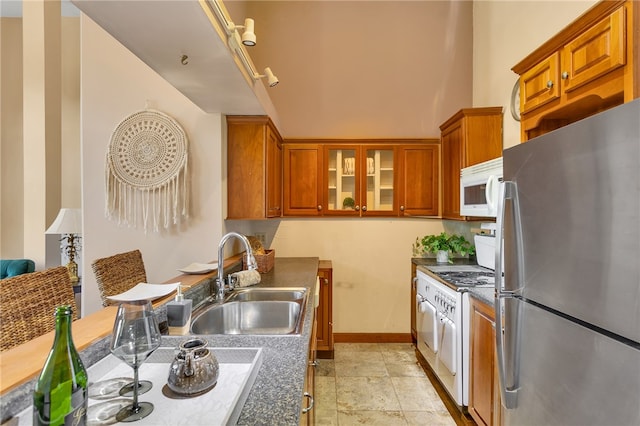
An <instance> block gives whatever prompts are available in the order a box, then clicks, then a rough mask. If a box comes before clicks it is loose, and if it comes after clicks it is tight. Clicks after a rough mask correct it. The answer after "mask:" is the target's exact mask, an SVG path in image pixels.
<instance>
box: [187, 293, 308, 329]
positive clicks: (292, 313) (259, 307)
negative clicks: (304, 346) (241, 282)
mask: <svg viewBox="0 0 640 426" xmlns="http://www.w3.org/2000/svg"><path fill="white" fill-rule="evenodd" d="M303 308H304V303H302V301H300V302H298V301H285V300H260V301H234V302H225V303H223V304H220V305H211V306H208V307H206V308H204V310H203V311H202V313H200V314H198V315H197V316H196V317H195V318H194V319H193V321H192V322H191V332H192V333H193V334H300V332H301V329H302V323H303V321H302V318H303V311H304V309H303Z"/></svg>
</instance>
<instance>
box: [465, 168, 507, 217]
mask: <svg viewBox="0 0 640 426" xmlns="http://www.w3.org/2000/svg"><path fill="white" fill-rule="evenodd" d="M499 182H502V157H500V158H495V159H493V160H489V161H485V162H483V163H478V164H474V165H473V166H470V167H465V168H464V169H462V170H460V216H476V217H496V213H497V209H498V184H499Z"/></svg>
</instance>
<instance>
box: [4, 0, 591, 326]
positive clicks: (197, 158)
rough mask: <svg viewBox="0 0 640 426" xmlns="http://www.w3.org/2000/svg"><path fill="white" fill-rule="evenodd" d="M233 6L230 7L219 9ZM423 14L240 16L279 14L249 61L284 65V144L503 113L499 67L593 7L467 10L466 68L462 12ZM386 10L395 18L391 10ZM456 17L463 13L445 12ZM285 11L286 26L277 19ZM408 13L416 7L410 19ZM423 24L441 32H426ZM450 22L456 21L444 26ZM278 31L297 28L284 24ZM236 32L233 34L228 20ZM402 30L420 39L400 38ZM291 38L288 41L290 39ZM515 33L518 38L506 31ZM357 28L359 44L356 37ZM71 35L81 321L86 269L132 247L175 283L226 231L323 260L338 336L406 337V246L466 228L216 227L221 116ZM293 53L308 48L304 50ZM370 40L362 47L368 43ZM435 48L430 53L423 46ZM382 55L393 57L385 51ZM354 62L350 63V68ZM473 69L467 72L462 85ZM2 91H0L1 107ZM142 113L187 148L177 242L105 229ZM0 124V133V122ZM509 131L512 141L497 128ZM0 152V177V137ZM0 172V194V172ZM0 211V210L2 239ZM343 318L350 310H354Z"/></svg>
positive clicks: (93, 301) (433, 126) (504, 71)
mask: <svg viewBox="0 0 640 426" xmlns="http://www.w3.org/2000/svg"><path fill="white" fill-rule="evenodd" d="M233 3H234V2H230V4H229V5H230V6H229V9H232V6H233ZM330 3H334V6H335V7H336V8H338V9H339V10H340V13H341V15H340V16H337V17H336V16H333V15H332V13H334V12H335V11H334V12H332V11H331V9H330V8H329V6H330ZM429 3H433V2H426V1H425V2H256V3H255V4H251V5H249V6H251V7H255V8H258V9H263V8H265V9H266V8H268V7H271V6H273V7H275V8H276V9H277V13H276V12H275V11H268V10H265V11H264V12H263V13H265V14H266V15H265V16H266V17H265V21H264V22H265V23H260V20H259V19H258V16H257V15H256V16H255V18H256V22H257V23H256V31H263V33H262V34H263V35H262V38H261V39H260V40H261V42H263V44H262V47H261V48H266V47H267V45H268V44H267V40H269V39H270V37H272V36H273V38H274V39H275V40H277V42H278V43H277V44H276V45H272V47H271V48H270V49H271V50H273V51H274V52H273V53H272V52H269V51H266V50H263V51H258V50H256V51H255V53H254V52H253V51H252V57H253V58H254V61H255V62H256V64H257V65H258V66H259V67H264V66H269V65H272V66H273V64H272V63H269V59H270V58H272V57H273V58H276V57H279V58H280V59H278V60H281V59H282V60H284V61H285V63H288V64H291V67H292V69H289V67H288V66H287V67H284V66H283V67H282V68H280V69H274V71H275V72H276V74H277V75H278V76H279V77H280V79H281V81H282V82H283V83H281V84H280V85H279V86H278V87H277V88H275V89H271V90H270V91H269V93H270V95H271V96H272V99H273V101H274V104H275V105H276V109H277V111H278V113H279V116H280V122H281V123H282V129H281V130H282V131H283V134H284V136H285V137H306V136H318V137H320V136H322V137H338V136H341V137H365V136H367V137H401V136H420V137H433V136H438V129H437V126H438V124H440V123H441V122H442V121H443V120H444V119H445V118H447V117H448V116H449V115H451V114H452V113H453V112H455V111H456V110H457V109H459V108H461V107H467V106H469V105H471V104H472V105H475V106H485V105H503V106H504V107H505V111H508V110H507V108H508V106H509V103H508V102H509V95H510V93H511V88H512V86H513V83H514V81H515V75H513V73H512V72H511V71H510V67H511V66H512V65H513V64H514V63H515V62H517V61H518V60H520V59H521V58H523V57H524V56H526V54H528V53H529V51H530V50H532V48H533V47H534V46H535V45H537V44H539V43H540V42H541V41H543V40H545V39H547V38H548V37H549V36H551V35H552V34H553V33H554V32H556V31H557V30H558V29H559V28H560V27H562V26H563V25H565V24H566V23H568V22H569V21H571V20H572V19H574V18H575V17H576V16H578V15H579V14H580V13H581V12H582V11H584V10H585V9H586V8H587V7H588V6H589V5H590V4H591V3H589V2H563V3H561V4H560V5H559V6H555V5H556V4H557V3H558V2H554V12H553V13H549V12H548V10H545V9H542V8H541V7H540V5H541V3H537V2H504V1H490V2H475V6H474V7H475V11H474V13H475V17H474V19H473V27H474V36H475V37H476V39H475V42H474V44H473V55H474V56H471V55H472V52H471V45H470V44H469V45H465V46H464V47H462V48H461V47H460V46H459V45H457V44H454V42H455V41H459V40H460V38H461V37H462V38H466V39H467V40H469V41H470V38H469V37H470V33H469V31H470V30H469V27H463V23H465V22H466V23H467V25H471V22H470V21H469V17H470V15H469V13H470V12H469V11H468V10H467V9H465V7H467V8H468V5H464V4H462V5H461V4H458V5H454V4H448V2H444V4H442V3H439V4H437V10H439V11H440V12H439V13H431V12H430V10H429V9H428V8H429V7H432V6H429V5H428V4H429ZM453 3H460V2H453ZM587 3H588V4H587ZM390 5H393V7H391V8H389V6H390ZM461 6H462V7H463V9H464V10H467V12H465V13H462V12H460V11H459V9H457V8H458V7H461ZM289 7H291V12H290V13H291V16H289V15H288V13H289V12H287V11H286V9H288V8H289ZM316 7H319V8H321V10H317V11H313V13H311V14H310V15H309V16H306V15H305V14H307V15H308V14H309V12H308V11H305V8H316ZM405 7H406V9H405ZM282 8H286V9H285V10H284V11H283V10H281V9H282ZM368 8H374V9H375V10H378V12H376V13H372V10H373V9H368ZM420 8H424V9H423V10H422V12H421V13H419V11H418V9H420ZM456 10H457V12H454V11H456ZM256 12H257V11H256ZM285 12H286V13H285ZM444 12H446V13H444ZM441 13H444V14H441ZM342 14H344V15H342ZM422 15H424V16H422ZM303 17H304V18H305V19H303ZM435 17H439V19H435V20H434V18H435ZM452 17H456V19H459V20H460V21H455V20H449V21H446V19H447V18H452ZM289 18H296V19H295V20H294V22H290V21H288V20H289ZM337 18H339V19H337ZM387 18H389V19H387ZM234 20H236V21H238V22H241V19H239V18H235V17H234ZM445 21H446V22H447V25H446V28H442V27H441V26H440V25H441V24H442V22H445ZM3 22H4V21H3ZM405 22H406V23H408V24H407V25H408V28H412V29H413V31H417V32H418V33H419V34H420V36H418V37H411V35H412V34H414V33H413V32H411V33H404V31H406V28H405V27H404V24H405ZM456 22H458V24H456ZM551 22H553V24H551ZM337 24H339V25H337ZM291 25H293V26H294V27H295V30H296V31H291ZM260 26H262V28H261V29H260V30H259V28H260ZM307 28H309V29H313V30H314V31H307ZM429 28H431V29H433V28H439V29H440V30H439V31H438V32H437V34H436V35H434V36H433V37H431V36H429V35H428V32H427V31H428V29H429ZM507 28H508V30H507ZM514 28H516V29H522V28H527V29H528V31H517V32H516V31H515V30H514ZM302 29H304V30H305V31H301V30H302ZM359 29H360V30H362V31H364V33H362V37H360V34H358V30H359ZM423 30H424V31H425V32H422V31H423ZM81 31H82V36H81V40H82V60H81V61H82V80H83V81H82V93H83V94H82V136H81V137H82V182H83V184H82V185H83V187H82V196H81V198H82V202H83V209H84V217H85V241H84V242H85V247H84V253H83V254H84V257H85V259H88V260H85V261H84V263H83V265H82V266H83V269H84V278H85V279H84V286H85V288H84V291H83V295H84V297H85V301H83V303H84V305H85V308H86V310H85V313H86V312H91V311H93V310H95V309H97V308H98V307H99V301H98V297H97V289H96V286H95V282H94V281H93V274H92V273H91V270H90V260H91V259H94V258H97V257H101V256H106V255H109V254H112V253H115V252H118V251H124V250H128V249H132V248H141V249H142V251H143V255H144V258H145V263H146V265H147V270H148V273H149V281H152V282H153V281H158V280H162V281H164V280H166V279H168V278H170V277H172V276H174V275H175V269H176V268H178V267H180V266H184V265H186V264H188V263H190V262H193V261H198V262H202V261H207V260H211V259H213V258H215V257H216V254H215V253H216V246H217V242H218V240H219V237H220V235H221V234H222V232H224V230H225V229H226V228H227V227H228V228H229V229H236V228H237V229H240V230H242V231H243V232H247V233H253V232H256V231H266V232H267V233H268V237H269V239H271V240H272V244H271V246H272V247H273V248H275V249H276V253H277V255H278V256H318V257H321V258H326V259H331V260H332V261H333V264H334V273H335V275H334V279H335V284H334V285H335V293H334V316H335V331H336V332H404V333H408V332H409V303H410V300H409V258H410V256H411V244H412V243H413V241H414V240H415V237H416V236H419V235H424V234H428V233H434V232H438V231H440V230H441V229H443V227H444V228H445V229H448V230H455V231H456V232H466V231H467V228H468V227H467V226H465V225H462V226H460V225H459V224H457V223H452V222H445V223H444V224H443V223H442V221H440V220H437V219H408V220H405V219H403V220H399V219H398V220H391V219H367V220H342V219H320V220H304V219H283V220H280V221H256V222H233V221H227V222H226V223H225V222H224V221H223V220H222V212H221V209H222V207H221V206H223V204H224V196H223V195H222V194H223V190H224V186H225V180H224V175H223V165H222V164H221V162H222V160H221V157H222V155H223V147H222V146H221V140H223V136H221V135H223V134H224V133H223V132H224V130H223V129H222V124H221V121H222V117H220V116H217V115H209V114H204V113H202V112H201V111H200V110H199V109H197V108H196V107H194V106H193V105H192V104H191V103H190V102H189V101H188V100H186V99H185V98H184V97H183V96H182V95H180V94H179V93H177V92H176V91H175V90H174V89H173V88H171V87H170V86H169V85H168V84H167V83H166V82H165V81H164V80H162V79H160V78H159V77H158V76H157V75H156V74H155V73H154V72H153V71H151V70H149V69H148V68H147V67H146V66H145V65H144V64H142V63H141V62H140V61H138V60H137V59H136V58H135V57H133V55H131V53H130V52H128V51H127V50H126V49H124V48H123V47H122V46H121V45H120V44H119V43H117V42H116V41H115V40H114V39H113V38H111V37H110V36H108V35H107V34H105V33H104V32H103V31H102V30H100V28H98V27H97V26H96V25H95V24H93V22H91V21H90V20H89V19H86V18H83V20H82V30H81ZM532 32H533V33H532ZM266 34H269V37H267V36H266ZM297 34H307V38H301V37H296V36H295V35H297ZM354 34H355V35H354ZM513 34H517V35H513ZM259 37H261V36H260V34H259ZM394 37H398V39H399V40H400V41H398V40H395V39H394ZM3 40H4V37H3ZM304 40H308V42H307V43H303V41H304ZM371 40H373V42H369V43H367V41H371ZM393 40H395V43H393V42H391V41H393ZM329 42H331V43H341V46H338V48H336V49H335V50H334V49H332V48H331V45H330V44H329ZM433 43H436V44H437V46H436V47H433V46H432V44H433ZM394 45H397V50H390V48H391V47H395V46H394ZM259 46H260V44H259ZM438 46H439V47H438ZM445 47H446V48H445ZM383 48H384V49H383ZM380 49H383V50H382V51H381V50H380ZM385 49H386V50H385ZM432 49H435V50H436V51H437V52H440V53H442V52H447V53H450V54H451V55H453V56H454V58H453V60H445V59H442V60H441V61H433V60H427V59H425V58H428V57H429V58H430V56H428V55H431V54H433V52H432ZM3 52H4V50H3ZM334 52H335V53H337V56H334V55H333V53H334ZM3 55H4V54H3ZM271 55H275V56H271ZM305 55H306V56H305ZM416 55H417V56H416ZM460 55H461V56H460ZM472 58H473V62H472ZM354 60H357V61H358V63H356V64H354V63H353V62H349V61H354ZM425 61H426V62H425ZM472 63H473V64H474V66H475V67H476V69H475V70H474V72H473V73H471V65H472ZM454 64H455V65H456V66H453V65H454ZM461 64H462V65H461ZM439 66H442V67H443V68H444V69H446V70H447V72H445V71H443V70H442V69H440V68H439ZM3 67H4V56H3ZM412 68H415V69H412ZM3 71H4V68H3ZM378 72H380V73H381V74H377V73H378ZM406 72H408V73H409V74H405V73H406ZM301 73H312V74H313V75H314V76H316V78H315V79H313V83H312V84H310V85H309V87H308V88H306V89H305V91H304V92H303V93H291V92H288V91H287V86H286V84H285V81H286V80H287V79H295V78H297V77H296V76H298V75H302V74H301ZM317 73H319V74H317ZM412 73H414V74H412ZM458 73H459V74H458ZM425 75H428V76H429V78H425ZM373 76H377V78H374V77H373ZM3 78H4V72H3ZM472 79H473V89H472V86H471V81H472ZM4 90H5V89H4V86H3V105H4V102H5V99H4V93H5V92H4ZM398 99H400V100H398ZM147 100H149V101H151V104H152V105H154V107H155V108H158V109H160V110H164V111H165V112H167V113H169V114H170V115H172V116H174V117H175V118H176V119H178V121H179V122H181V124H182V125H183V126H184V127H185V128H186V130H187V133H188V134H189V137H190V141H191V149H192V153H191V158H192V159H194V160H193V161H192V162H191V163H190V169H191V172H190V173H191V176H192V181H193V187H192V194H193V195H192V202H193V204H192V212H193V213H192V219H191V222H190V223H189V226H187V227H186V229H184V230H181V231H180V232H168V233H163V234H160V235H157V234H146V235H145V234H144V232H143V231H142V230H134V229H128V228H119V227H117V226H116V225H115V224H114V223H112V222H109V221H107V220H106V219H104V216H103V207H104V201H103V196H104V190H103V183H102V179H103V172H104V153H105V149H106V146H107V143H108V139H109V137H110V135H111V132H112V131H113V128H114V127H115V125H116V124H117V123H118V122H119V121H120V120H121V119H122V118H124V117H125V116H127V115H128V114H131V113H132V112H134V111H137V110H140V109H142V108H144V105H145V102H146V101H147ZM509 120H510V118H509V116H508V115H506V116H505V140H506V141H507V142H506V144H507V145H508V144H509V143H511V142H510V141H511V140H512V137H511V136H508V132H510V133H511V134H512V135H517V123H515V122H514V123H509ZM2 121H3V126H4V123H5V120H4V118H3V120H2ZM509 125H510V126H511V130H508V129H507V126H509ZM514 129H515V130H514ZM3 135H4V127H3ZM2 152H3V165H4V162H5V160H4V152H5V147H4V137H3V151H2ZM2 173H3V185H4V182H5V175H4V173H5V172H4V167H3V172H2ZM4 196H5V191H4V186H3V198H4ZM63 197H64V196H63ZM5 211H6V209H5V208H4V206H3V211H2V213H3V219H2V221H3V222H2V225H3V228H4V227H5V223H6V221H5V219H4V217H5V215H4V213H5ZM11 225H13V223H11ZM4 232H5V231H4V230H3V233H4ZM354 307H362V311H359V310H354Z"/></svg>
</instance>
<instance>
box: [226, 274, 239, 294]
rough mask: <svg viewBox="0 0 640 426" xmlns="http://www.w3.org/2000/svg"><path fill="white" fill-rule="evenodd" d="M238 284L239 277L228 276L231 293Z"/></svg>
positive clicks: (228, 286)
mask: <svg viewBox="0 0 640 426" xmlns="http://www.w3.org/2000/svg"><path fill="white" fill-rule="evenodd" d="M237 282H238V277H236V276H235V275H233V274H229V275H227V288H228V289H229V291H231V290H233V289H234V288H235V287H236V284H237Z"/></svg>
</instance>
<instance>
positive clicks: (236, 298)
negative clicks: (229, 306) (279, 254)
mask: <svg viewBox="0 0 640 426" xmlns="http://www.w3.org/2000/svg"><path fill="white" fill-rule="evenodd" d="M306 294H307V289H306V288H304V287H253V288H240V289H237V290H234V291H233V292H232V293H231V294H229V295H228V296H227V297H226V298H225V301H226V302H240V301H242V302H257V301H272V300H276V301H291V302H303V301H304V298H305V296H306Z"/></svg>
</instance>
